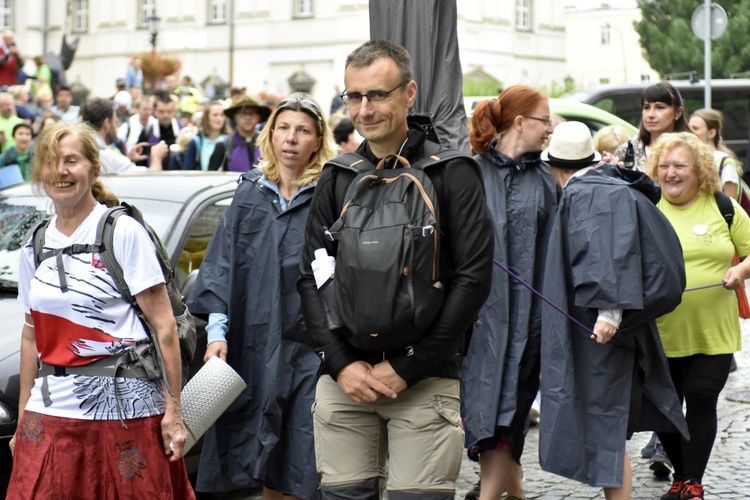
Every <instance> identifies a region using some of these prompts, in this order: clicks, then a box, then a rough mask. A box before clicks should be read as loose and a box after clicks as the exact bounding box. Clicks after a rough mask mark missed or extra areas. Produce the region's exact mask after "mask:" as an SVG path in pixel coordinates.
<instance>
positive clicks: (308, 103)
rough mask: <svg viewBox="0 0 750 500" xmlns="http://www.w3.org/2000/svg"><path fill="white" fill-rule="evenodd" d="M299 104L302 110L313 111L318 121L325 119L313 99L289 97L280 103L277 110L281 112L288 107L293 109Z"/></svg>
mask: <svg viewBox="0 0 750 500" xmlns="http://www.w3.org/2000/svg"><path fill="white" fill-rule="evenodd" d="M296 104H299V106H300V107H301V108H304V109H306V110H308V111H311V112H312V113H313V114H314V115H315V117H316V118H317V119H318V120H322V119H323V115H322V114H321V113H320V109H319V108H318V105H317V104H316V103H315V101H313V100H312V99H300V98H299V97H287V98H286V99H284V100H283V101H281V102H280V103H279V105H278V106H277V107H276V109H278V110H281V109H284V108H287V107H292V106H294V105H296Z"/></svg>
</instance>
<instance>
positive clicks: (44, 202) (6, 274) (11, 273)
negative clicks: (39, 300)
mask: <svg viewBox="0 0 750 500" xmlns="http://www.w3.org/2000/svg"><path fill="white" fill-rule="evenodd" d="M128 202H130V203H132V204H133V205H135V206H137V207H138V208H139V209H140V210H141V212H142V213H143V217H144V219H145V220H146V222H148V223H149V224H150V225H151V226H152V227H153V228H154V230H155V231H156V233H157V234H158V235H159V236H160V237H161V238H164V237H165V236H166V234H167V232H168V231H169V228H170V227H172V225H173V223H174V221H175V218H176V217H177V214H178V213H179V210H180V207H181V204H180V203H176V202H169V201H162V200H148V199H128ZM51 214H52V202H51V201H50V200H49V198H46V197H42V196H34V195H28V196H1V195H0V287H2V288H3V289H17V288H18V266H19V260H20V258H21V248H22V247H23V245H24V244H25V243H26V241H27V239H28V238H29V237H30V231H31V230H32V229H34V227H36V225H37V224H39V223H40V222H41V221H43V220H44V219H45V218H47V217H48V216H49V215H51Z"/></svg>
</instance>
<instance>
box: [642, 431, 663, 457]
mask: <svg viewBox="0 0 750 500" xmlns="http://www.w3.org/2000/svg"><path fill="white" fill-rule="evenodd" d="M657 444H659V437H658V436H657V435H656V433H655V432H654V433H652V434H651V439H650V440H649V441H648V444H647V445H646V446H644V447H643V448H641V456H642V457H643V458H651V457H653V456H654V450H655V449H656V445H657Z"/></svg>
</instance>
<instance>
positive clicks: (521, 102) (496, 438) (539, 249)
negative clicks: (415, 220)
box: [461, 85, 557, 499]
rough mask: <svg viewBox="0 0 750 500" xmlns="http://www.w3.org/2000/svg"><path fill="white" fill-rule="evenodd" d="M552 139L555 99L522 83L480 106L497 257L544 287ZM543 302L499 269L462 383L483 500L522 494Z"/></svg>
mask: <svg viewBox="0 0 750 500" xmlns="http://www.w3.org/2000/svg"><path fill="white" fill-rule="evenodd" d="M551 133H552V122H551V120H550V110H549V102H548V100H547V98H546V97H545V96H544V95H542V94H541V93H539V92H538V91H537V90H535V89H533V88H531V87H527V86H524V85H515V86H512V87H509V88H508V89H506V90H505V91H503V92H502V93H501V94H500V95H499V96H498V98H497V99H492V100H490V101H484V102H481V103H480V104H479V105H477V107H476V109H475V111H474V114H473V116H472V119H471V134H470V138H471V145H472V147H473V149H474V151H475V152H477V153H478V154H477V155H476V156H475V157H474V158H475V159H476V160H477V161H478V162H479V164H480V165H481V167H482V170H483V172H484V181H485V187H486V192H487V204H488V206H489V208H490V211H491V212H492V215H493V217H494V220H495V260H497V261H500V262H501V263H503V264H504V265H505V266H507V267H508V268H510V269H511V270H512V271H513V272H514V273H516V274H518V275H519V276H520V277H521V278H522V279H523V280H525V281H526V282H527V283H530V284H532V285H534V286H535V287H538V286H539V285H540V284H541V279H542V276H543V274H544V272H543V271H544V270H543V263H544V261H545V258H544V248H545V246H544V234H545V230H546V227H547V223H548V221H549V220H550V219H551V216H552V214H553V212H554V209H555V206H556V201H557V198H556V188H555V185H554V180H553V179H552V176H551V175H550V172H549V169H548V167H547V165H545V164H544V163H543V162H542V161H541V159H540V154H541V151H542V146H543V144H544V143H545V141H546V140H547V137H548V136H549V135H550V134H551ZM540 305H541V304H540V302H539V301H538V300H537V299H536V298H535V297H534V296H533V295H532V294H531V292H530V291H528V290H527V289H525V288H523V287H522V286H521V285H520V284H519V283H518V282H516V281H514V280H512V279H510V278H509V276H508V275H507V274H506V273H505V272H504V271H503V270H501V269H500V268H499V267H497V266H496V267H495V268H494V269H493V277H492V292H491V294H490V297H489V299H488V300H487V302H486V303H485V305H484V307H483V308H482V310H481V312H480V313H479V321H478V323H477V325H476V326H475V327H474V333H473V336H472V340H471V343H470V345H469V350H468V353H467V357H466V362H465V364H464V376H463V379H462V381H461V404H462V408H461V410H462V411H461V413H462V417H463V420H464V423H465V425H466V446H467V448H468V450H469V457H470V458H472V459H473V460H477V459H479V462H480V471H481V472H480V483H481V492H480V498H482V499H484V498H493V499H494V498H500V495H502V493H503V492H504V491H507V492H508V497H507V498H509V499H512V498H523V488H522V486H521V467H520V460H521V454H522V452H523V446H524V440H525V431H526V420H527V418H528V415H529V411H530V409H531V404H532V403H533V401H534V398H535V396H536V393H537V391H538V389H539V348H540V333H541V330H540V321H541V310H540Z"/></svg>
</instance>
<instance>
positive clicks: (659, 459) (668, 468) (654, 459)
mask: <svg viewBox="0 0 750 500" xmlns="http://www.w3.org/2000/svg"><path fill="white" fill-rule="evenodd" d="M649 469H651V471H652V472H653V473H654V476H656V477H658V478H660V479H666V478H668V477H669V475H670V474H671V473H673V472H674V467H672V462H670V461H669V458H667V454H666V453H665V452H664V448H662V446H661V443H660V442H658V441H657V444H656V447H655V448H654V454H653V455H651V465H650V466H649Z"/></svg>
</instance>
